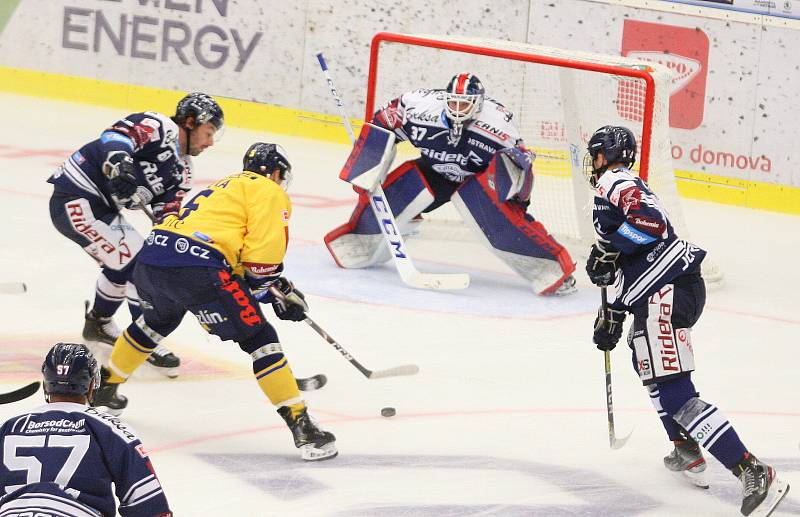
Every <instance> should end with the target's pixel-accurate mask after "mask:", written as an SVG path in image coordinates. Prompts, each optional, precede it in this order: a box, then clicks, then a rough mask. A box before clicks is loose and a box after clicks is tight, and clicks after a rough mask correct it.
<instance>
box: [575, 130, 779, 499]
mask: <svg viewBox="0 0 800 517" xmlns="http://www.w3.org/2000/svg"><path fill="white" fill-rule="evenodd" d="M588 151H589V152H588V154H587V155H586V157H585V158H584V168H585V170H586V173H587V176H588V177H589V181H590V183H591V185H592V187H594V189H595V198H594V213H593V217H594V221H595V223H594V226H595V230H596V232H597V238H598V242H597V244H595V245H594V246H593V247H592V249H591V253H590V256H589V260H588V262H587V264H586V272H587V273H588V274H589V278H590V280H591V281H592V282H593V283H594V284H595V285H598V286H601V287H606V286H609V285H611V284H613V283H614V282H615V279H616V299H615V300H614V301H613V303H610V304H609V307H608V309H607V310H606V311H603V308H602V307H601V309H600V311H599V312H598V317H597V319H596V320H595V330H594V342H595V344H596V345H597V348H599V349H600V350H612V349H613V348H614V347H615V346H616V344H617V342H618V341H619V339H620V337H621V336H622V324H623V322H624V321H625V316H626V314H627V313H631V314H633V326H632V327H631V329H630V331H629V333H628V345H629V346H630V347H631V349H632V350H633V364H634V368H635V369H636V371H637V373H638V374H639V378H640V379H641V380H642V382H643V383H644V385H645V387H646V388H647V389H648V391H649V393H650V398H651V400H652V401H653V404H654V406H655V408H656V410H657V412H658V415H659V417H660V418H661V422H662V424H663V425H664V428H665V430H666V432H667V435H668V436H669V439H670V440H672V441H673V443H674V449H673V451H672V452H670V454H669V455H667V456H666V457H665V458H664V465H665V466H666V467H667V468H668V469H669V470H671V471H674V472H678V473H682V474H684V475H685V476H686V477H687V478H688V479H689V480H690V481H691V482H693V483H694V484H696V485H699V486H702V487H704V488H707V487H708V481H707V480H706V474H705V470H706V463H705V459H704V458H703V453H702V451H701V449H700V447H701V446H702V448H704V449H705V450H706V451H708V452H710V453H711V454H712V455H713V456H714V457H715V458H717V459H718V460H719V461H720V462H721V463H722V464H723V465H725V467H726V468H727V469H729V470H730V471H731V472H732V473H733V474H734V475H735V476H737V477H738V478H739V480H740V481H741V483H742V488H743V498H742V507H741V511H742V513H743V514H744V515H751V514H752V515H768V514H769V513H770V512H771V511H772V510H773V509H774V508H775V506H776V505H777V504H778V503H779V502H780V501H781V499H782V498H783V497H784V496H785V495H786V493H787V492H788V491H789V485H788V484H786V483H784V482H783V481H782V480H780V479H779V478H778V477H777V474H776V472H775V469H774V468H772V467H770V466H769V465H766V464H764V463H763V462H761V461H759V460H758V459H757V458H756V457H755V456H754V455H753V454H751V453H750V452H749V451H748V450H747V449H746V448H745V446H744V445H743V444H742V441H741V440H740V439H739V436H738V435H737V434H736V431H735V430H734V428H733V426H732V425H731V423H730V422H729V421H728V419H727V417H726V416H725V415H723V414H722V412H721V411H720V410H719V409H717V407H716V406H714V405H713V404H711V403H709V402H706V401H704V400H702V399H701V398H700V394H699V393H698V392H697V390H696V389H695V387H694V384H693V383H692V378H691V372H692V371H694V355H693V350H692V343H691V337H690V336H691V329H692V326H693V325H694V324H695V323H696V322H697V320H698V319H699V318H700V314H701V313H702V312H703V306H704V305H705V301H706V291H705V282H704V281H703V277H702V276H701V275H700V263H701V262H702V261H703V258H704V257H705V255H706V252H705V251H704V250H702V249H701V248H699V247H697V246H695V245H694V244H691V243H689V242H686V241H683V240H681V239H679V238H678V236H677V235H675V232H674V230H673V228H672V224H671V223H670V221H669V219H668V218H667V215H666V212H665V211H664V209H663V207H662V206H661V203H660V201H659V200H658V198H657V197H656V196H655V194H653V192H652V191H651V190H650V189H649V187H648V186H647V184H646V183H645V182H643V181H642V180H641V179H640V178H639V177H638V176H636V175H635V174H633V173H631V171H630V167H632V166H633V164H634V162H635V160H636V139H635V137H634V135H633V133H631V131H630V130H629V129H627V128H624V127H618V126H605V127H602V128H600V129H598V130H597V131H596V132H595V133H594V134H593V135H592V137H591V139H590V140H589V146H588Z"/></svg>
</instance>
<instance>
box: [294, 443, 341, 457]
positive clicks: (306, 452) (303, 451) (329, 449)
mask: <svg viewBox="0 0 800 517" xmlns="http://www.w3.org/2000/svg"><path fill="white" fill-rule="evenodd" d="M337 454H339V451H338V450H336V443H335V442H330V443H326V444H325V445H321V446H319V447H317V446H315V445H314V444H313V443H307V444H305V445H303V446H302V447H300V456H301V457H302V458H303V460H304V461H322V460H329V459H332V458H335V457H336V455H337Z"/></svg>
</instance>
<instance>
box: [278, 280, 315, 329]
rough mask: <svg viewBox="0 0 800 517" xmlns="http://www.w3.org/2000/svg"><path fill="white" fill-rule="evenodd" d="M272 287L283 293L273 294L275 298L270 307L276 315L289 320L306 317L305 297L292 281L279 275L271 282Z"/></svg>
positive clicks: (300, 319)
mask: <svg viewBox="0 0 800 517" xmlns="http://www.w3.org/2000/svg"><path fill="white" fill-rule="evenodd" d="M272 287H275V288H277V289H278V290H279V291H280V292H281V293H283V296H282V297H278V296H275V300H274V301H273V302H272V308H273V309H274V310H275V315H276V316H277V317H279V318H280V319H282V320H289V321H303V320H304V319H306V311H307V310H308V304H307V303H306V297H305V296H303V293H301V292H300V291H299V290H297V289H296V288H295V287H294V284H293V283H291V282H290V281H289V280H288V279H286V278H284V277H280V278H278V279H277V280H276V281H275V283H274V284H272Z"/></svg>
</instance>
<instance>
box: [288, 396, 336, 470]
mask: <svg viewBox="0 0 800 517" xmlns="http://www.w3.org/2000/svg"><path fill="white" fill-rule="evenodd" d="M278 414H279V415H281V417H282V418H283V419H284V420H285V421H286V425H288V426H289V430H290V431H292V436H294V445H295V447H297V448H298V449H300V454H301V457H302V458H303V459H304V460H306V461H320V460H327V459H331V458H334V457H335V456H336V455H337V454H339V451H337V450H336V437H335V436H333V433H329V432H328V431H323V430H322V429H320V428H319V426H317V424H316V422H314V421H313V420H312V419H311V416H309V414H308V410H307V409H305V408H303V411H302V412H301V413H300V415H298V416H297V417H293V416H292V410H291V409H290V408H289V407H288V406H283V407H280V408H278Z"/></svg>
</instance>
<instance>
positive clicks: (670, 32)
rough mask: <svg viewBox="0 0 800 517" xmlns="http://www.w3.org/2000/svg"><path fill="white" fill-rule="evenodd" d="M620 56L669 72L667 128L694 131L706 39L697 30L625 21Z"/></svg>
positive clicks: (700, 115) (704, 71) (702, 84)
mask: <svg viewBox="0 0 800 517" xmlns="http://www.w3.org/2000/svg"><path fill="white" fill-rule="evenodd" d="M624 23H625V24H624V26H623V30H622V55H623V56H628V57H631V58H634V59H639V60H642V61H655V62H657V63H661V64H662V65H666V66H667V67H669V69H670V70H672V72H673V76H672V88H671V97H670V108H669V125H670V127H676V128H681V129H694V128H696V127H698V126H699V125H700V124H701V123H702V122H703V109H704V107H705V96H706V77H707V75H708V36H706V33H705V32H703V31H702V30H700V29H698V28H688V27H677V26H675V25H664V24H661V23H649V22H641V21H637V20H625V22H624Z"/></svg>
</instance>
